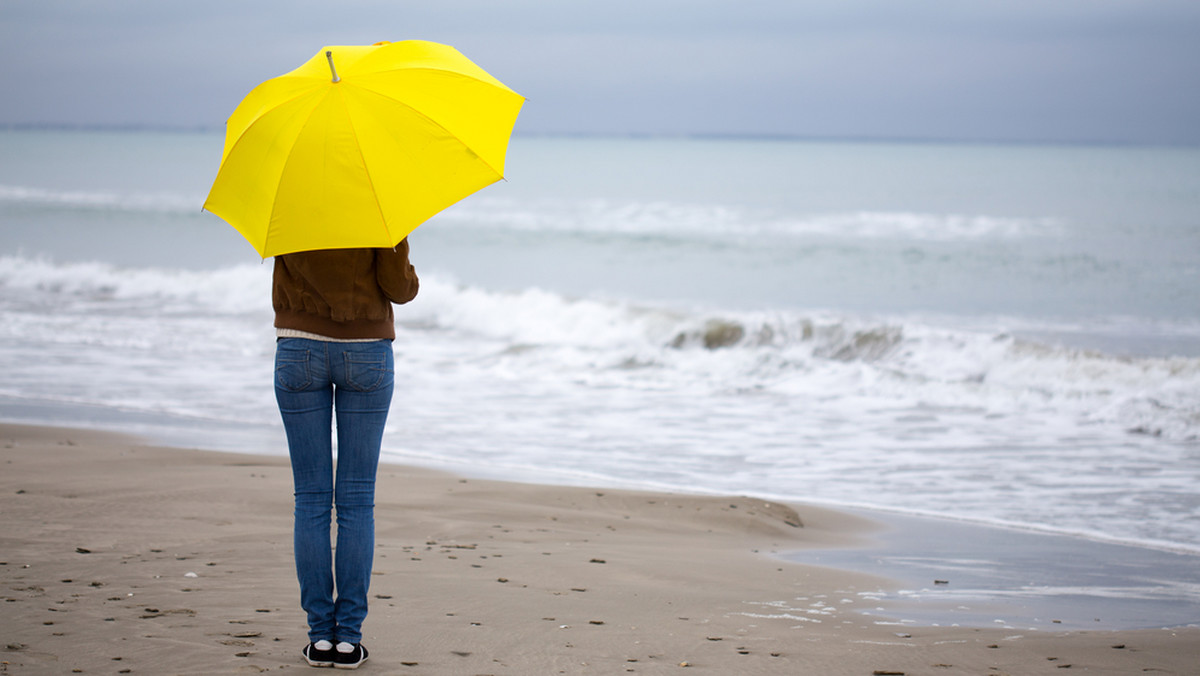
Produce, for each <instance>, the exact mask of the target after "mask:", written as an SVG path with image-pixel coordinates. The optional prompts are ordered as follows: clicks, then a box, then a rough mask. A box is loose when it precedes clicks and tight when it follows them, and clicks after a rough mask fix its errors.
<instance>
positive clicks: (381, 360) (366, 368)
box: [345, 347, 393, 392]
mask: <svg viewBox="0 0 1200 676" xmlns="http://www.w3.org/2000/svg"><path fill="white" fill-rule="evenodd" d="M389 349H390V347H389ZM389 356H390V355H388V354H382V353H377V354H364V353H353V352H347V353H345V358H346V384H347V385H349V386H350V387H351V388H353V389H355V390H358V391H359V392H374V391H375V390H378V389H380V388H383V387H387V386H388V385H390V384H391V383H392V378H393V369H392V366H391V364H389V363H388V357H389Z"/></svg>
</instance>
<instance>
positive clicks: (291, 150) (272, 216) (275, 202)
mask: <svg viewBox="0 0 1200 676" xmlns="http://www.w3.org/2000/svg"><path fill="white" fill-rule="evenodd" d="M297 98H300V97H299V96H295V97H292V99H289V100H295V99H297ZM319 107H320V106H319V105H317V106H313V107H312V108H311V109H310V110H309V111H308V115H307V116H306V117H305V119H304V124H302V125H300V133H301V134H303V133H304V130H305V129H307V128H308V123H309V122H311V121H312V116H313V113H315V112H316V110H317V108H319ZM258 119H261V117H260V118H258ZM255 122H256V123H257V122H258V120H257V119H256V120H255ZM239 140H240V139H239ZM295 152H296V144H295V143H293V144H290V146H289V147H288V151H287V157H286V158H285V159H284V160H283V166H284V170H286V168H287V166H288V165H289V164H291V162H292V154H293V153H295ZM278 206H279V193H276V194H275V198H274V199H272V200H271V212H270V214H269V215H268V216H267V234H266V236H265V237H263V251H268V250H269V247H268V246H267V245H268V244H269V243H270V241H271V234H272V232H273V229H272V228H271V223H272V222H273V221H274V220H275V209H276V207H278Z"/></svg>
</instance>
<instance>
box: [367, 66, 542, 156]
mask: <svg viewBox="0 0 1200 676" xmlns="http://www.w3.org/2000/svg"><path fill="white" fill-rule="evenodd" d="M395 70H400V69H399V68H397V69H395ZM427 70H438V69H435V68H430V69H427ZM442 72H446V73H452V74H453V71H442ZM471 79H473V80H474V79H475V78H471ZM476 81H477V82H479V81H480V80H476ZM357 88H358V89H359V90H361V91H364V92H368V93H370V94H373V95H374V96H378V97H379V98H381V99H386V100H388V101H391V102H392V103H394V104H396V105H398V106H402V107H404V108H407V109H408V110H411V111H412V112H413V114H415V115H419V116H420V117H421V118H422V119H424V120H426V121H428V122H429V123H430V124H431V125H433V126H435V127H437V128H438V129H441V130H442V131H444V132H446V134H447V135H449V136H451V137H452V138H455V139H457V138H458V135H457V134H455V133H454V132H452V131H450V130H449V129H447V128H446V126H445V125H443V124H442V123H441V122H438V121H437V120H435V119H434V118H432V117H430V116H428V115H426V114H425V113H423V112H421V111H420V110H417V109H416V108H414V107H413V106H412V105H411V104H408V103H405V102H404V101H401V100H399V99H396V98H392V97H391V96H388V95H387V94H383V93H381V92H378V91H376V90H374V89H372V88H371V87H364V86H363V85H361V84H359V85H357ZM518 96H520V94H518ZM463 145H464V146H466V147H467V148H469V149H470V150H471V151H472V152H474V148H470V146H467V145H466V144H465V143H463ZM477 156H478V157H479V159H480V161H481V162H483V163H484V164H486V165H487V168H488V169H491V170H492V172H494V173H495V174H496V175H497V176H499V177H500V178H504V172H502V171H499V170H497V169H496V167H493V166H492V163H491V162H488V161H487V160H486V159H484V158H483V157H482V156H479V155H477Z"/></svg>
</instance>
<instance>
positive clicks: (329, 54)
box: [325, 49, 342, 82]
mask: <svg viewBox="0 0 1200 676" xmlns="http://www.w3.org/2000/svg"><path fill="white" fill-rule="evenodd" d="M325 59H326V60H327V61H329V72H330V73H332V74H333V81H334V82H340V81H341V79H342V78H340V77H338V74H337V69H336V68H334V67H333V51H332V50H328V49H327V50H325Z"/></svg>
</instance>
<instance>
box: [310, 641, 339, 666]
mask: <svg viewBox="0 0 1200 676" xmlns="http://www.w3.org/2000/svg"><path fill="white" fill-rule="evenodd" d="M325 646H329V647H328V648H326V647H325ZM301 652H302V653H304V661H305V662H308V666H310V667H332V666H333V662H334V659H335V657H334V656H335V654H336V652H337V651H335V650H334V649H333V644H332V643H330V642H329V641H317V642H316V643H309V644H308V645H306V646H304V650H302V651H301Z"/></svg>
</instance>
